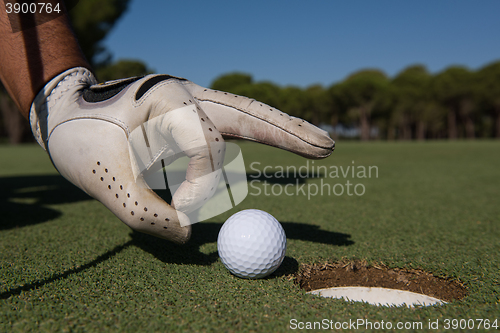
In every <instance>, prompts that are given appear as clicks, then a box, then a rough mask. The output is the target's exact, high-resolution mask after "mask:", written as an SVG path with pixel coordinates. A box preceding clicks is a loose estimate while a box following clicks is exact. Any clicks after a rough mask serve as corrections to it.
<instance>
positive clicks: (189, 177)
mask: <svg viewBox="0 0 500 333" xmlns="http://www.w3.org/2000/svg"><path fill="white" fill-rule="evenodd" d="M159 92H162V91H161V90H160V91H159ZM162 93H163V96H162V98H161V99H160V100H162V101H168V102H164V103H163V102H160V103H156V104H155V110H153V111H152V114H153V115H158V116H156V117H155V118H153V119H152V120H150V122H152V123H154V124H156V125H153V126H149V128H150V129H151V130H149V131H147V132H148V139H149V141H150V142H151V141H152V142H153V143H151V146H155V147H162V148H161V149H163V151H165V153H163V154H161V155H160V154H156V155H158V156H160V157H161V158H164V159H165V160H172V156H171V154H176V155H181V154H182V155H185V156H187V157H189V158H190V161H189V164H188V166H187V170H186V177H185V179H183V181H182V182H179V181H178V180H177V181H176V180H174V181H172V179H171V178H170V175H169V174H168V172H167V178H169V180H168V184H169V187H170V190H171V191H175V192H174V194H173V198H172V206H173V207H175V208H176V209H177V210H178V211H181V212H184V213H186V214H188V213H190V212H192V211H194V210H196V209H198V208H200V207H201V206H203V204H204V203H205V202H207V200H208V199H209V198H210V197H211V196H212V195H213V194H214V193H215V191H216V188H217V184H218V182H219V181H220V177H221V168H222V163H223V161H224V152H225V144H224V140H223V139H222V136H221V135H220V133H219V132H218V130H217V129H216V128H215V126H214V124H213V123H212V122H211V120H210V119H209V118H208V117H207V115H206V114H205V113H204V112H203V110H202V109H201V108H200V107H199V105H198V104H197V103H196V101H195V99H194V98H193V96H192V95H191V94H190V93H189V92H188V91H187V90H186V89H185V87H184V85H182V84H172V83H170V84H169V85H168V86H166V87H165V89H164V91H163V92H162ZM166 147H168V148H166ZM153 154H154V153H153ZM169 155H170V156H169ZM191 222H192V223H195V222H198V221H191Z"/></svg>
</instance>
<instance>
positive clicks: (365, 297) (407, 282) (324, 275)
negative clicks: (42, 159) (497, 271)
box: [295, 261, 467, 307]
mask: <svg viewBox="0 0 500 333" xmlns="http://www.w3.org/2000/svg"><path fill="white" fill-rule="evenodd" d="M295 281H296V283H297V284H298V285H299V286H300V287H301V288H302V289H304V290H305V291H307V292H308V293H310V294H314V295H318V296H322V297H328V298H340V299H342V298H343V299H345V300H348V301H359V302H366V303H369V304H373V305H378V306H408V307H413V306H429V305H441V304H445V303H448V302H451V301H453V300H460V299H462V298H464V297H465V296H466V295H467V289H466V288H465V287H464V286H463V285H462V284H461V283H460V282H459V281H457V280H452V279H446V278H440V277H436V276H434V275H432V274H430V273H428V272H424V271H422V270H416V269H398V268H392V269H391V268H388V267H387V266H385V265H382V264H378V265H377V264H373V265H368V264H366V262H362V261H353V262H341V263H333V264H329V263H327V264H316V265H302V267H301V269H300V270H299V272H298V273H297V275H296V280H295Z"/></svg>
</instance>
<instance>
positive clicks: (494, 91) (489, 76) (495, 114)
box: [478, 61, 500, 139]
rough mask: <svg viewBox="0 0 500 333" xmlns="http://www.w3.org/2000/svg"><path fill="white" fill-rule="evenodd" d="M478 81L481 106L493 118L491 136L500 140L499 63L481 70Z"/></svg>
mask: <svg viewBox="0 0 500 333" xmlns="http://www.w3.org/2000/svg"><path fill="white" fill-rule="evenodd" d="M478 79H479V80H478V81H479V84H478V90H479V96H480V99H481V102H482V103H481V104H482V105H483V107H484V108H485V110H486V111H488V112H489V114H490V115H491V117H492V118H493V136H494V137H495V138H497V139H500V61H497V62H494V63H492V64H489V65H487V66H485V67H483V68H481V69H480V70H479V72H478Z"/></svg>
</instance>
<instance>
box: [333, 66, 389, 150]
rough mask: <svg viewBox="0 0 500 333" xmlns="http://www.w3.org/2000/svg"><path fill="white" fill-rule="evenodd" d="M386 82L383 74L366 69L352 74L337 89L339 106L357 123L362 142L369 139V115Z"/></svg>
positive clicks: (385, 87) (385, 86)
mask: <svg viewBox="0 0 500 333" xmlns="http://www.w3.org/2000/svg"><path fill="white" fill-rule="evenodd" d="M388 82H389V81H388V79H387V77H386V75H385V74H384V73H383V72H381V71H379V70H374V69H367V70H362V71H359V72H356V73H354V74H352V75H351V76H349V77H348V78H347V79H346V80H345V81H344V82H342V83H341V84H340V85H339V86H338V87H337V89H338V92H337V93H338V94H339V97H340V99H341V104H342V105H343V106H344V107H345V108H346V109H347V110H348V115H350V117H351V119H353V120H355V121H356V122H357V123H359V128H360V132H361V133H360V135H361V140H363V141H366V140H369V139H370V131H371V119H370V117H371V113H372V111H373V110H374V108H375V106H376V103H377V101H378V99H379V98H380V96H381V95H382V93H383V92H384V91H385V89H387V85H388Z"/></svg>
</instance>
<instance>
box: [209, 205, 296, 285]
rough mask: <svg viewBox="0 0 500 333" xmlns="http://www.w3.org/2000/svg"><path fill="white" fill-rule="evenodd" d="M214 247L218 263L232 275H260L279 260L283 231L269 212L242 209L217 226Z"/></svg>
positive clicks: (256, 276)
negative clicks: (218, 258)
mask: <svg viewBox="0 0 500 333" xmlns="http://www.w3.org/2000/svg"><path fill="white" fill-rule="evenodd" d="M217 249H218V250H219V256H220V258H221V260H222V263H223V264H224V266H226V268H227V269H228V270H229V271H230V272H231V273H233V274H234V275H236V276H239V277H241V278H247V279H258V278H263V277H265V276H267V275H269V274H271V273H272V272H274V271H275V270H276V269H277V268H278V267H279V266H280V265H281V263H282V262H283V258H284V257H285V252H286V236H285V231H284V230H283V227H282V226H281V224H280V223H279V222H278V220H276V219H275V218H274V217H273V216H272V215H271V214H269V213H266V212H264V211H261V210H258V209H247V210H242V211H240V212H238V213H236V214H234V215H233V216H231V217H230V218H228V219H227V221H226V222H225V223H224V225H223V226H222V228H221V229H220V231H219V237H218V238H217Z"/></svg>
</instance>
